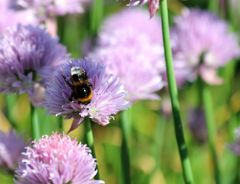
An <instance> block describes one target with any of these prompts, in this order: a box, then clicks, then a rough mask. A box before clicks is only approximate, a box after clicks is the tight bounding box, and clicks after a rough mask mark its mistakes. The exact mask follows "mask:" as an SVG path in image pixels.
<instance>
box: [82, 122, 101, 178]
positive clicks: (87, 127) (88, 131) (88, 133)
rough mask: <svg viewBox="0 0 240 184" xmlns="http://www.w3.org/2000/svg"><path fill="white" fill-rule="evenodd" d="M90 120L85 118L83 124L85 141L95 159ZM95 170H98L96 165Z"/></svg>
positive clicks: (97, 175)
mask: <svg viewBox="0 0 240 184" xmlns="http://www.w3.org/2000/svg"><path fill="white" fill-rule="evenodd" d="M91 123H92V122H91V120H90V119H87V120H86V121H85V122H84V125H85V134H86V142H87V145H88V147H89V148H90V149H91V151H92V155H93V157H94V158H95V159H97V158H96V153H95V148H94V137H93V131H92V125H91ZM96 167H97V168H96V169H97V170H98V166H96ZM95 178H96V179H99V178H100V177H99V170H98V172H97V174H96V176H95Z"/></svg>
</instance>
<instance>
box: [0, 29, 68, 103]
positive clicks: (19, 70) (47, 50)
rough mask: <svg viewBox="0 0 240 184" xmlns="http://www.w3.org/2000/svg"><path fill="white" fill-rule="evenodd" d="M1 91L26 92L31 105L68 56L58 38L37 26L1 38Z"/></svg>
mask: <svg viewBox="0 0 240 184" xmlns="http://www.w3.org/2000/svg"><path fill="white" fill-rule="evenodd" d="M0 40H1V42H0V91H1V92H5V93H8V92H16V93H28V94H29V95H30V97H31V99H32V101H33V102H36V103H37V102H39V101H41V100H40V99H41V98H40V97H39V96H35V95H36V93H35V92H38V93H39V90H37V89H41V90H40V91H44V90H43V88H44V87H45V84H46V82H47V81H48V80H49V78H50V76H51V74H52V72H53V70H54V69H55V67H56V66H57V65H59V64H61V63H63V62H64V61H65V60H66V58H68V55H67V54H66V49H65V47H63V46H61V45H60V44H59V43H58V41H57V39H54V38H52V37H51V36H50V35H49V34H48V33H46V32H45V31H44V30H43V29H41V28H39V27H33V26H30V25H28V26H22V25H18V26H16V27H14V28H12V29H9V30H7V31H6V32H5V34H3V36H2V37H1V38H0ZM38 97H39V98H40V99H39V98H38Z"/></svg>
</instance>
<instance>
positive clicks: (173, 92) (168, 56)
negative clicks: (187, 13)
mask: <svg viewBox="0 0 240 184" xmlns="http://www.w3.org/2000/svg"><path fill="white" fill-rule="evenodd" d="M160 10H161V19H162V31H163V43H164V51H165V62H166V68H167V79H168V87H169V92H170V97H171V104H172V112H173V118H174V125H175V134H176V139H177V144H178V150H179V154H180V159H181V164H182V169H183V177H184V181H185V183H188V184H191V183H193V175H192V169H191V165H190V160H189V157H188V151H187V146H186V143H185V140H184V133H183V128H182V120H181V116H180V105H179V101H178V93H177V86H176V80H175V77H174V70H173V61H172V51H171V45H170V34H169V23H168V7H167V0H161V1H160Z"/></svg>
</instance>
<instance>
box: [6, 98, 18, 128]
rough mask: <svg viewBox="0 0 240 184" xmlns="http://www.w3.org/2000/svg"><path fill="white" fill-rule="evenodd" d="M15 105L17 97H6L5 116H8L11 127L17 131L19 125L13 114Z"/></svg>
mask: <svg viewBox="0 0 240 184" xmlns="http://www.w3.org/2000/svg"><path fill="white" fill-rule="evenodd" d="M15 103H16V96H15V95H13V94H10V95H5V114H6V117H7V119H8V121H9V124H10V125H11V127H12V128H14V129H17V125H16V123H15V121H14V118H13V113H12V111H13V107H14V104H15Z"/></svg>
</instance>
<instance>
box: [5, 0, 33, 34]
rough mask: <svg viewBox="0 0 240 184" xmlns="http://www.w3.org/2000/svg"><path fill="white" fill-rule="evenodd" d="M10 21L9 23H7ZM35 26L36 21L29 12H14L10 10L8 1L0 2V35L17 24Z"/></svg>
mask: <svg viewBox="0 0 240 184" xmlns="http://www.w3.org/2000/svg"><path fill="white" fill-rule="evenodd" d="M9 20H10V21H9ZM19 23H21V24H25V25H27V24H34V25H35V24H37V20H36V18H35V17H34V14H33V12H32V11H31V10H24V11H15V10H13V9H12V8H11V1H10V0H1V1H0V33H2V32H3V31H5V30H6V28H7V27H10V26H16V25H17V24H19Z"/></svg>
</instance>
